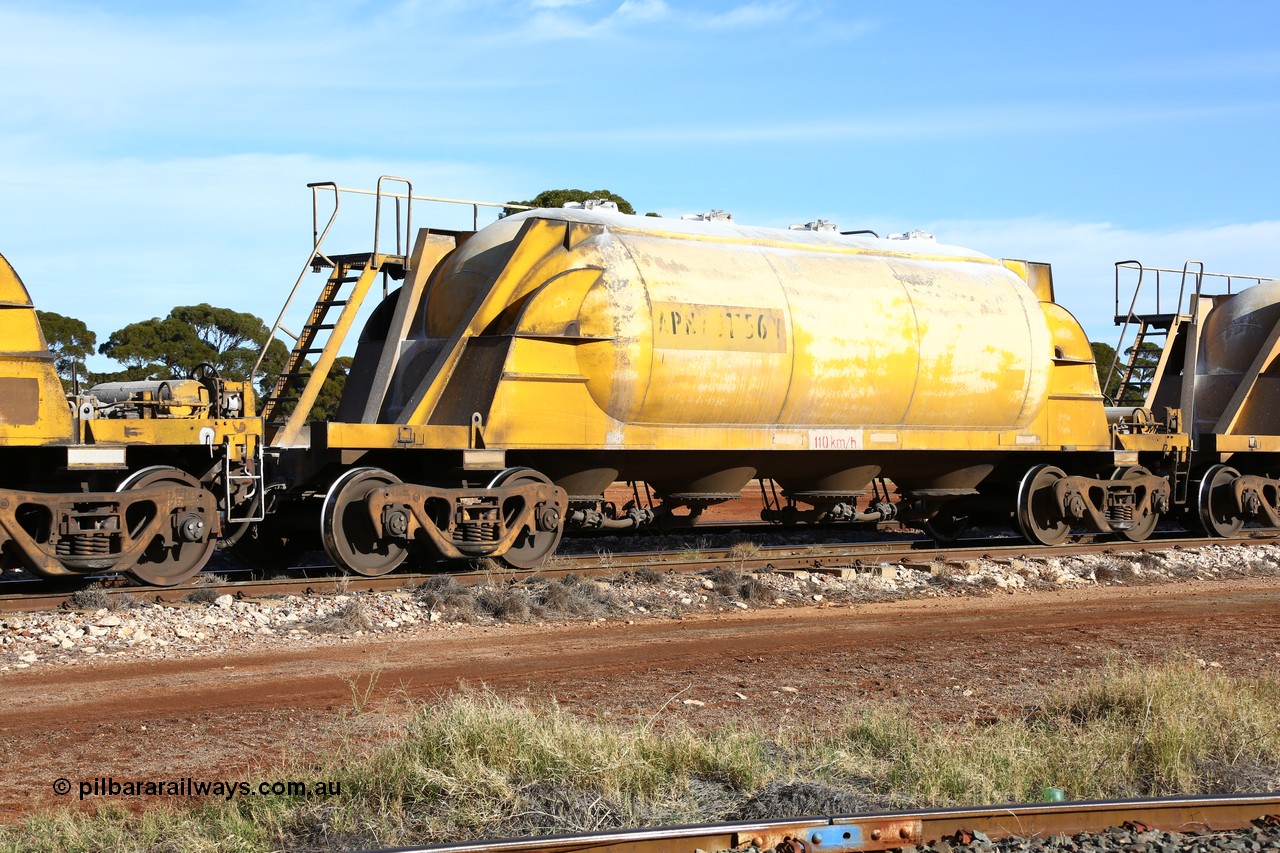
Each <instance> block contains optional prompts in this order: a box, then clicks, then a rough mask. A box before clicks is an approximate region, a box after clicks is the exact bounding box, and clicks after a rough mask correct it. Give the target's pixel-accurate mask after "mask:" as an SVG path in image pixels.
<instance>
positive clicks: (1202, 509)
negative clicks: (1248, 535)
mask: <svg viewBox="0 0 1280 853" xmlns="http://www.w3.org/2000/svg"><path fill="white" fill-rule="evenodd" d="M1239 476H1240V472H1239V471H1237V470H1236V469H1235V468H1229V467H1227V466H1226V465H1213V466H1211V467H1210V468H1209V470H1207V471H1205V472H1204V476H1203V477H1201V478H1200V482H1199V485H1198V487H1197V488H1196V510H1197V513H1196V520H1197V521H1198V522H1199V526H1200V528H1201V529H1202V530H1203V531H1204V532H1205V533H1206V534H1208V535H1209V536H1221V537H1223V538H1226V537H1229V536H1235V535H1236V534H1237V533H1239V532H1240V529H1241V528H1242V527H1244V519H1243V518H1242V517H1241V516H1240V513H1239V510H1238V508H1237V506H1236V501H1235V496H1234V495H1233V494H1232V489H1231V485H1232V483H1234V482H1235V480H1236V478H1237V477H1239Z"/></svg>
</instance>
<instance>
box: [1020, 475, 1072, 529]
mask: <svg viewBox="0 0 1280 853" xmlns="http://www.w3.org/2000/svg"><path fill="white" fill-rule="evenodd" d="M1066 476H1067V475H1066V473H1065V472H1063V470H1062V469H1061V468H1055V467H1054V466H1052V465H1036V466H1035V467H1033V468H1032V469H1031V470H1030V471H1028V472H1027V473H1026V475H1025V476H1023V478H1022V483H1021V484H1019V486H1018V507H1017V513H1016V516H1017V519H1018V529H1019V530H1020V531H1021V532H1022V535H1023V536H1024V537H1026V539H1027V541H1028V542H1034V543H1036V544H1038V545H1057V544H1059V543H1060V542H1062V541H1063V540H1064V539H1066V538H1067V534H1069V533H1070V532H1071V523H1070V522H1069V521H1068V520H1067V519H1065V518H1063V517H1062V513H1061V512H1060V511H1059V509H1058V501H1057V498H1055V497H1054V494H1053V485H1054V483H1056V482H1058V481H1059V480H1063V479H1066Z"/></svg>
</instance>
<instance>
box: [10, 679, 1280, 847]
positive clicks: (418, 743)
mask: <svg viewBox="0 0 1280 853" xmlns="http://www.w3.org/2000/svg"><path fill="white" fill-rule="evenodd" d="M920 710H921V709H918V708H917V709H912V708H909V707H907V706H905V705H901V706H899V705H876V706H863V707H855V708H852V709H851V710H850V711H849V712H848V713H847V714H846V715H845V716H844V717H843V718H842V719H835V720H829V721H823V722H820V723H818V722H815V723H813V724H812V725H811V727H809V728H798V727H795V726H794V725H792V726H788V727H786V728H781V729H778V730H772V731H770V730H766V729H764V728H762V727H760V726H755V727H753V726H750V725H747V726H744V725H735V726H733V727H722V728H710V729H700V728H695V727H693V726H691V725H688V724H686V723H683V722H681V721H680V719H679V718H677V717H674V716H672V715H671V713H670V712H669V711H655V715H654V717H653V718H652V719H650V720H648V721H646V722H643V723H639V724H631V725H627V726H623V725H619V724H613V723H608V722H602V721H595V720H583V719H581V718H579V717H576V716H574V715H572V714H570V713H569V712H567V711H565V710H564V709H562V708H560V707H559V706H557V705H556V704H554V703H541V704H532V703H524V702H511V701H505V700H501V699H498V698H496V697H495V696H493V695H491V694H488V693H472V694H466V695H460V696H455V697H453V698H451V699H449V700H447V701H444V702H441V703H439V704H437V705H434V706H430V707H425V708H422V709H420V710H419V711H418V712H416V713H414V714H413V715H411V716H410V717H409V718H408V719H407V720H405V721H404V722H402V723H401V724H399V727H398V729H397V731H396V734H395V738H394V740H393V741H392V742H391V743H390V744H389V745H386V746H382V747H380V748H379V749H378V750H377V751H375V752H373V753H371V754H367V753H366V752H364V751H363V750H362V749H361V748H359V747H357V746H356V745H355V741H352V742H351V745H350V746H348V747H347V748H345V749H340V750H338V754H337V755H336V756H335V758H334V759H333V761H332V764H331V765H330V766H327V767H323V768H316V767H292V768H281V769H277V770H274V771H272V772H271V773H257V774H256V776H257V777H259V778H279V779H288V778H295V779H332V780H336V781H339V782H340V783H341V785H342V794H341V796H339V797H333V798H327V799H305V798H299V797H287V796H254V797H237V798H235V799H233V800H231V801H221V800H216V799H215V800H209V801H204V802H201V803H199V804H196V805H193V806H189V807H181V806H172V805H168V806H161V807H157V808H152V809H149V810H148V811H146V812H143V813H142V814H132V813H130V812H128V811H125V810H124V809H122V808H120V807H118V806H115V805H109V806H107V807H105V808H103V809H101V810H100V811H98V812H97V813H96V814H88V813H81V812H72V811H60V812H55V813H51V814H46V815H39V816H34V817H31V818H28V819H26V820H25V821H23V822H21V823H18V824H16V825H12V826H9V827H3V828H0V847H3V848H4V849H8V850H37V851H39V850H48V851H54V850H97V849H111V850H175V851H176V850H192V851H202V850H210V851H213V850H217V851H223V850H228V851H238V850H259V849H268V848H271V849H291V850H326V849H333V848H351V847H377V846H394V845H407V844H421V843H427V842H439V841H459V840H468V839H479V838H485V837H497V836H511V835H530V834H538V833H549V832H575V831H590V830H600V829H608V828H617V827H636V826H643V825H656V824H663V823H673V822H687V821H696V820H708V819H726V818H731V817H735V816H744V815H750V816H770V817H778V818H782V817H788V816H796V815H798V814H814V813H820V812H824V811H829V812H847V811H850V810H851V809H852V808H853V807H854V806H855V805H857V804H864V805H865V806H866V807H881V808H883V807H909V806H942V805H953V804H984V803H998V802H1006V801H1019V800H1022V801H1025V800H1036V799H1038V798H1039V797H1040V793H1041V791H1042V789H1043V788H1045V787H1048V786H1053V787H1059V788H1063V789H1064V790H1066V792H1067V795H1068V797H1069V798H1071V799H1085V798H1095V797H1128V796H1142V795H1163V794H1190V793H1203V792H1214V791H1227V790H1261V789H1263V788H1267V787H1271V788H1275V787H1280V680H1278V679H1276V678H1267V679H1242V678H1232V677H1229V676H1226V675H1223V674H1221V673H1220V672H1219V671H1214V670H1206V669H1202V668H1201V667H1199V666H1195V665H1192V664H1186V663H1179V664H1174V665H1170V666H1166V667H1161V668H1134V667H1119V666H1117V667H1112V668H1110V669H1108V670H1107V671H1106V672H1104V673H1102V674H1100V675H1098V676H1097V677H1095V678H1093V679H1090V680H1088V681H1085V682H1083V683H1078V684H1076V685H1074V686H1073V687H1071V688H1070V689H1069V690H1064V691H1062V692H1059V693H1058V694H1056V695H1054V696H1053V697H1051V698H1049V699H1048V700H1047V701H1046V702H1045V704H1044V705H1043V706H1042V707H1038V708H1034V709H1022V710H1021V711H1020V712H1016V713H1014V712H1011V713H1009V714H1007V715H1005V716H1002V717H998V718H996V719H994V720H985V721H981V722H969V723H965V724H963V725H959V726H955V727H951V728H947V727H944V726H942V725H941V724H936V723H934V724H930V723H920V722H918V721H917V719H916V718H918V717H919V714H918V713H913V712H918V711H920Z"/></svg>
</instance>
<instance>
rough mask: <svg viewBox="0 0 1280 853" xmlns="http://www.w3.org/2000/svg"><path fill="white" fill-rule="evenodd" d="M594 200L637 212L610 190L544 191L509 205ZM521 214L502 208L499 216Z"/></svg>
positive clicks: (554, 203) (535, 204)
mask: <svg viewBox="0 0 1280 853" xmlns="http://www.w3.org/2000/svg"><path fill="white" fill-rule="evenodd" d="M592 198H603V199H608V200H609V201H611V202H613V203H614V204H616V205H618V212H619V213H631V214H634V213H635V212H636V209H635V208H634V207H632V206H631V202H629V201H627V200H626V199H625V198H623V197H622V196H620V195H618V194H617V193H615V192H610V191H609V190H543V191H542V192H540V193H538V194H537V195H536V196H534V197H533V198H531V199H529V200H528V201H511V202H507V203H508V204H522V205H525V206H526V207H564V205H565V202H569V201H587V200H588V199H592ZM519 212H520V210H519V208H515V207H504V208H502V213H500V214H498V216H499V217H503V216H510V215H511V214H513V213H519ZM655 215H656V214H655Z"/></svg>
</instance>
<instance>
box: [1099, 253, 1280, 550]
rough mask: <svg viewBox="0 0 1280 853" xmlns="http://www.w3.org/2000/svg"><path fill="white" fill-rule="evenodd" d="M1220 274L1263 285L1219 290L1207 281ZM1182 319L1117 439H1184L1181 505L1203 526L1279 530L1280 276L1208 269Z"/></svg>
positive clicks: (1153, 444)
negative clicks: (1142, 400) (1141, 403)
mask: <svg viewBox="0 0 1280 853" xmlns="http://www.w3.org/2000/svg"><path fill="white" fill-rule="evenodd" d="M1223 279H1225V280H1227V281H1228V282H1230V281H1238V280H1241V279H1244V280H1252V281H1254V282H1256V283H1255V284H1254V285H1253V286H1251V287H1246V288H1245V289H1243V290H1239V291H1237V292H1230V288H1228V292H1226V293H1221V292H1220V293H1215V294H1209V293H1208V292H1206V291H1207V290H1208V289H1209V288H1208V287H1204V286H1203V284H1201V281H1204V282H1214V281H1217V282H1220V281H1222V280H1223ZM1175 319H1176V321H1175V322H1174V323H1173V328H1172V329H1171V332H1170V334H1169V336H1168V338H1167V341H1166V343H1165V345H1164V347H1163V350H1162V352H1161V357H1160V359H1159V362H1158V364H1157V367H1156V369H1155V371H1154V374H1153V376H1152V378H1151V391H1150V393H1149V394H1148V399H1147V406H1146V408H1144V409H1142V410H1141V411H1140V412H1139V414H1140V416H1141V417H1140V418H1139V420H1140V421H1142V422H1143V423H1137V424H1123V425H1122V426H1121V431H1120V432H1119V434H1118V435H1117V440H1118V442H1119V443H1120V444H1121V445H1122V446H1124V447H1126V448H1129V449H1132V450H1135V451H1138V452H1139V453H1140V454H1145V455H1148V456H1154V455H1155V454H1156V453H1157V452H1158V450H1159V447H1158V445H1161V444H1167V443H1168V442H1170V441H1171V440H1181V441H1182V442H1183V443H1184V444H1185V445H1186V447H1187V451H1188V463H1187V466H1186V472H1185V475H1184V478H1185V481H1186V486H1185V499H1184V501H1183V502H1184V503H1185V504H1186V506H1187V508H1188V513H1189V515H1190V516H1191V518H1192V520H1193V521H1194V522H1195V523H1196V524H1197V525H1198V526H1199V527H1201V528H1203V529H1204V530H1205V531H1206V532H1208V533H1210V534H1212V535H1220V536H1230V535H1234V534H1235V533H1237V532H1239V530H1240V529H1241V528H1242V527H1243V526H1244V525H1245V524H1255V525H1258V526H1261V527H1266V528H1278V527H1280V476H1277V471H1278V470H1280V281H1276V280H1272V279H1266V278H1261V277H1256V276H1248V277H1245V276H1223V275H1218V274H1212V273H1205V274H1203V276H1202V279H1200V280H1197V286H1196V288H1195V293H1194V295H1193V296H1192V299H1191V302H1190V304H1189V306H1188V310H1187V312H1186V313H1185V314H1182V315H1180V316H1178V317H1177V318H1175ZM1165 413H1168V414H1165ZM1130 420H1133V419H1132V418H1131V419H1130Z"/></svg>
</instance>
